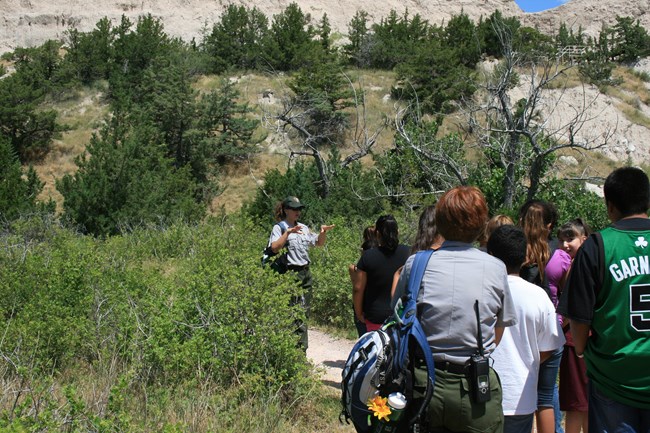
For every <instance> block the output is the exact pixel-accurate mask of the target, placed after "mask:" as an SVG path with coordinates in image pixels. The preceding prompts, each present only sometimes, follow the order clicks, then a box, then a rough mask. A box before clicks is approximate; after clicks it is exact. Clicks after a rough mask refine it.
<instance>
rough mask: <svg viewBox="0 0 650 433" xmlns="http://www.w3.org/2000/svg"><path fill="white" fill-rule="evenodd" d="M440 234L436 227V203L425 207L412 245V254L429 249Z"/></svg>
mask: <svg viewBox="0 0 650 433" xmlns="http://www.w3.org/2000/svg"><path fill="white" fill-rule="evenodd" d="M436 236H438V229H437V228H436V205H433V204H432V205H429V206H427V207H425V208H424V210H423V211H422V213H421V214H420V219H419V221H418V232H417V233H416V235H415V241H414V242H413V246H412V247H411V254H413V253H416V252H418V251H422V250H428V249H429V248H431V245H433V242H434V241H435V240H436Z"/></svg>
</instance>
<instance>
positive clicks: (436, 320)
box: [393, 241, 517, 364]
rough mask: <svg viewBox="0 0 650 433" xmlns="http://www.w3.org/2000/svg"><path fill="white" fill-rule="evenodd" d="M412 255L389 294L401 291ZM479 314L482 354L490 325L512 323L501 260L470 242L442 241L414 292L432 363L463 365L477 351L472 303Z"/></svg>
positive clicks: (491, 336) (489, 343)
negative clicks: (477, 305)
mask: <svg viewBox="0 0 650 433" xmlns="http://www.w3.org/2000/svg"><path fill="white" fill-rule="evenodd" d="M414 257H415V256H411V257H410V258H409V259H408V260H407V261H406V264H405V265H404V271H403V272H402V274H401V276H400V279H399V283H398V285H397V288H396V291H395V297H394V298H393V303H394V302H395V301H396V299H397V298H398V297H399V296H401V295H402V294H403V293H404V290H405V287H406V285H407V282H408V277H409V274H410V272H411V266H412V265H413V260H414ZM477 299H478V301H479V315H480V320H481V332H482V334H483V346H484V349H485V354H488V355H489V354H490V353H491V352H492V351H493V350H494V348H495V347H496V344H495V331H494V328H495V327H496V326H499V327H507V326H512V325H514V324H515V323H516V322H517V320H516V317H515V309H514V305H513V303H512V298H511V296H510V289H509V288H508V273H507V271H506V267H505V265H504V264H503V262H502V261H501V260H499V259H497V258H495V257H492V256H490V255H489V254H487V253H484V252H482V251H480V250H478V249H476V248H473V247H472V246H471V244H467V243H463V242H455V241H445V242H444V243H443V245H442V247H441V248H440V249H439V250H437V251H435V252H434V253H433V254H432V255H431V259H430V260H429V263H428V264H427V268H426V270H425V272H424V277H423V278H422V284H421V287H420V291H419V293H418V298H417V304H418V316H419V318H420V323H421V324H422V328H423V329H424V332H425V334H426V335H427V340H428V342H429V346H430V347H431V352H432V354H433V359H434V361H436V362H444V361H448V362H451V363H454V364H464V363H465V362H466V361H467V360H468V358H469V357H470V356H472V355H473V354H474V353H476V351H477V349H478V338H477V327H476V313H475V310H474V303H475V301H476V300H477Z"/></svg>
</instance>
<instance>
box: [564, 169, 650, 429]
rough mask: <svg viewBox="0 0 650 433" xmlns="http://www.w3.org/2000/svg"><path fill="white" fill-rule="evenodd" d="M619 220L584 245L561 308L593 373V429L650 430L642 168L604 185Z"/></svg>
mask: <svg viewBox="0 0 650 433" xmlns="http://www.w3.org/2000/svg"><path fill="white" fill-rule="evenodd" d="M604 192H605V203H606V205H607V214H608V217H609V219H610V220H611V221H612V225H610V226H609V227H607V228H605V229H604V230H602V231H601V232H599V233H596V234H594V235H592V236H591V237H590V238H589V239H587V240H586V241H585V242H584V244H583V245H582V247H581V249H580V250H579V251H578V253H577V255H576V258H575V260H574V262H573V266H572V268H571V273H570V274H569V278H568V281H567V286H566V289H565V291H564V294H563V296H562V299H561V300H560V305H559V307H558V311H559V312H560V313H561V314H562V315H564V316H566V317H568V318H569V319H570V321H571V332H572V335H573V339H574V341H575V351H576V354H577V355H578V356H581V355H583V354H584V358H585V361H586V364H587V376H588V377H589V382H590V383H589V388H590V389H589V432H590V433H592V432H612V433H614V432H639V433H640V432H643V433H648V432H650V372H649V371H648V370H649V369H650V219H648V215H647V211H648V207H649V206H650V183H649V181H648V177H647V176H646V174H645V173H644V172H643V171H642V170H640V169H638V168H634V167H623V168H619V169H617V170H614V171H613V172H612V173H611V174H610V175H609V176H608V177H607V179H606V180H605V186H604Z"/></svg>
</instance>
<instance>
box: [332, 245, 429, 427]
mask: <svg viewBox="0 0 650 433" xmlns="http://www.w3.org/2000/svg"><path fill="white" fill-rule="evenodd" d="M432 253H433V251H432V250H427V251H420V252H418V253H417V255H416V257H415V260H414V261H413V266H412V268H411V273H410V276H409V282H408V289H407V291H406V294H405V295H404V296H403V297H402V298H401V299H400V300H399V301H398V303H397V306H396V307H395V315H394V317H393V318H389V319H387V321H386V323H384V325H383V326H382V327H381V328H380V329H379V330H377V331H372V332H367V333H366V334H364V335H362V336H361V337H360V338H359V340H357V342H356V343H355V345H354V347H353V348H352V351H351V352H350V355H349V356H348V359H347V361H346V363H345V367H344V368H343V373H342V381H341V391H342V394H341V405H342V406H343V410H342V411H341V415H340V417H339V419H340V420H341V422H342V421H343V418H345V421H346V422H347V423H348V424H349V423H350V420H352V423H353V424H354V427H355V429H356V431H357V432H358V433H367V432H371V431H375V430H376V429H377V424H378V423H379V422H380V421H379V418H378V417H377V416H376V413H375V412H373V410H371V407H372V404H371V402H372V401H374V400H375V398H376V397H379V398H380V400H379V401H380V403H381V400H382V399H385V398H387V397H388V396H389V395H390V394H391V393H395V392H398V393H401V394H402V395H403V396H404V397H405V398H406V408H405V409H404V413H403V414H401V416H400V417H399V420H398V421H395V420H393V421H392V422H391V420H390V414H389V415H388V423H389V424H390V427H391V428H390V431H392V432H399V433H401V432H410V431H418V429H419V427H420V425H421V423H423V422H424V418H425V411H426V408H427V406H428V404H429V401H430V400H431V396H432V395H433V386H434V382H435V367H434V363H433V356H432V355H431V348H430V347H429V343H428V342H427V338H426V335H425V334H424V331H423V330H422V326H421V325H420V321H419V320H418V317H417V306H416V299H417V295H418V292H419V290H420V284H421V281H422V276H423V274H424V270H425V269H426V266H427V263H428V262H429V258H430V257H431V254H432ZM416 365H417V366H418V367H420V366H421V367H426V371H427V373H428V374H427V380H426V383H425V384H420V383H418V392H414V369H415V367H416ZM385 403H386V400H383V404H385ZM393 422H394V423H395V424H392V423H393Z"/></svg>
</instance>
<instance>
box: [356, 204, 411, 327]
mask: <svg viewBox="0 0 650 433" xmlns="http://www.w3.org/2000/svg"><path fill="white" fill-rule="evenodd" d="M375 230H376V232H377V240H378V242H379V245H378V246H377V247H375V248H370V249H369V250H366V251H364V252H363V255H362V256H361V258H360V259H359V262H358V263H357V278H356V279H355V282H354V291H353V293H352V300H353V302H354V312H355V314H356V316H357V319H358V320H359V321H360V322H363V323H364V324H365V325H366V331H375V330H377V329H379V328H380V327H381V325H382V324H383V323H384V321H385V320H386V319H387V318H388V317H389V316H391V315H392V313H393V310H392V308H391V287H392V283H393V275H394V274H395V272H396V271H397V269H399V268H400V267H402V265H404V262H406V259H407V258H408V257H409V247H408V246H407V245H400V243H399V232H398V229H397V221H395V218H394V217H393V216H392V215H382V216H380V217H379V218H378V219H377V222H376V223H375Z"/></svg>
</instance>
